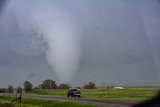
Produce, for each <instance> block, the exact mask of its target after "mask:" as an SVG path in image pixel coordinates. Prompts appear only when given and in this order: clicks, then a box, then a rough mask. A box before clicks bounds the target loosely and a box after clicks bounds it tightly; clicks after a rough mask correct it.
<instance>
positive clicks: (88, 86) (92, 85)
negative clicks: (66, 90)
mask: <svg viewBox="0 0 160 107" xmlns="http://www.w3.org/2000/svg"><path fill="white" fill-rule="evenodd" d="M83 88H84V89H95V88H96V85H95V83H93V82H91V81H90V82H89V83H86V84H84V86H83Z"/></svg>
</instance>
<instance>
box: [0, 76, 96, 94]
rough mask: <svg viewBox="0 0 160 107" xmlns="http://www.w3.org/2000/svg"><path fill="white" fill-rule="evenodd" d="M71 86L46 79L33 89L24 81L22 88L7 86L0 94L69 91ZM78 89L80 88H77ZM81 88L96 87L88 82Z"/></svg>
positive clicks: (1, 89) (0, 90)
mask: <svg viewBox="0 0 160 107" xmlns="http://www.w3.org/2000/svg"><path fill="white" fill-rule="evenodd" d="M70 87H71V86H70V85H69V84H68V83H66V84H65V83H62V84H59V85H57V84H56V82H55V81H53V80H51V79H46V80H44V81H43V82H42V83H41V84H40V85H38V86H35V87H34V88H33V84H32V83H31V81H25V82H24V83H23V88H22V87H21V86H18V87H17V88H16V89H14V88H13V86H12V85H9V86H8V88H0V93H6V92H8V93H13V92H17V93H22V91H23V90H24V91H25V92H31V91H32V90H33V89H49V90H51V89H69V88H70ZM79 88H80V87H79ZM82 88H84V89H94V88H96V85H95V83H94V82H91V81H90V82H88V83H85V84H84V85H83V86H82Z"/></svg>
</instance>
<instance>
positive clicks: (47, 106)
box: [0, 98, 109, 107]
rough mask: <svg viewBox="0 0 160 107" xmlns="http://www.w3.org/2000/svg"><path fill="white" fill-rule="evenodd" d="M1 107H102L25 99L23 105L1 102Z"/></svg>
mask: <svg viewBox="0 0 160 107" xmlns="http://www.w3.org/2000/svg"><path fill="white" fill-rule="evenodd" d="M0 107H102V106H96V105H90V104H81V103H74V102H62V101H48V100H40V99H30V98H23V99H22V104H17V103H13V102H9V101H4V100H0ZM108 107H109V106H108Z"/></svg>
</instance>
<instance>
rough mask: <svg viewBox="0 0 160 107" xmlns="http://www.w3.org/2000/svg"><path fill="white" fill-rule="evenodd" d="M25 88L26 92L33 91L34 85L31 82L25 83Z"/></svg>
mask: <svg viewBox="0 0 160 107" xmlns="http://www.w3.org/2000/svg"><path fill="white" fill-rule="evenodd" d="M23 86H24V91H26V92H30V91H32V87H33V85H32V83H31V82H30V81H25V82H24V83H23Z"/></svg>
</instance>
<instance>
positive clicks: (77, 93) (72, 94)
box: [67, 88, 81, 97]
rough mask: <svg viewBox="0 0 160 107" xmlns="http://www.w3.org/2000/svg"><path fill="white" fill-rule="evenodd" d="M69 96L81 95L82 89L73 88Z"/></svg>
mask: <svg viewBox="0 0 160 107" xmlns="http://www.w3.org/2000/svg"><path fill="white" fill-rule="evenodd" d="M67 96H68V97H81V91H80V90H79V89H77V88H71V89H69V90H68V93H67Z"/></svg>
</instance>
